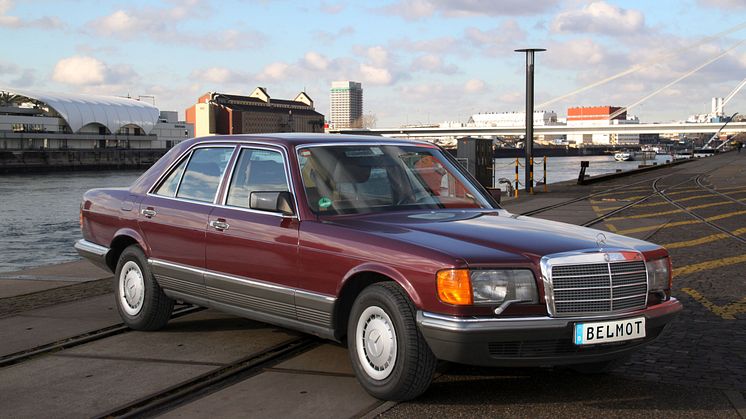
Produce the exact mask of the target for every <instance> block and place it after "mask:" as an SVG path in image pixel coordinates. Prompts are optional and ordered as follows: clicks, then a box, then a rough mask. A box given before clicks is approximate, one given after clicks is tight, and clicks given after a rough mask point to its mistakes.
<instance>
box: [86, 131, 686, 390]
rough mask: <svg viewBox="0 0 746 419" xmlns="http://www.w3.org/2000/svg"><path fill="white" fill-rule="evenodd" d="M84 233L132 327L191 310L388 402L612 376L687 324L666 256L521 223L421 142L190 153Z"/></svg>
mask: <svg viewBox="0 0 746 419" xmlns="http://www.w3.org/2000/svg"><path fill="white" fill-rule="evenodd" d="M81 226H82V232H83V237H84V238H83V239H82V240H80V241H78V242H77V243H76V248H77V249H78V251H79V253H80V254H81V255H83V256H85V257H87V258H89V259H90V260H92V261H93V262H95V263H97V264H99V265H101V266H104V267H106V268H107V269H110V270H111V271H113V272H114V273H115V277H114V283H115V286H116V302H117V306H118V308H119V312H120V314H121V316H122V319H123V320H124V323H125V324H127V325H128V326H129V327H131V328H133V329H138V330H155V329H159V328H161V327H163V326H164V325H165V324H166V323H167V322H168V320H169V317H170V314H171V311H172V308H173V305H174V301H175V300H180V301H185V302H189V303H193V304H197V305H202V306H206V307H212V308H215V309H218V310H224V311H226V312H230V313H234V314H237V315H240V316H245V317H249V318H252V319H256V320H260V321H265V322H268V323H272V324H275V325H279V326H283V327H287V328H290V329H296V330H299V331H302V332H306V333H310V334H314V335H318V336H321V337H324V338H328V339H332V340H336V341H345V340H346V342H347V345H348V347H349V352H350V359H351V360H352V364H353V367H354V369H355V372H356V374H357V377H358V380H359V381H360V383H361V384H362V386H363V387H364V388H365V389H366V390H367V391H368V392H369V393H370V394H372V395H373V396H375V397H378V398H381V399H389V400H406V399H411V398H414V397H416V396H418V395H420V394H421V393H422V392H424V391H425V390H426V389H427V387H428V386H429V384H430V382H431V379H432V375H433V372H434V370H435V366H436V360H438V359H441V360H447V361H453V362H459V363H465V364H473V365H483V366H553V365H574V366H575V367H577V368H579V369H583V370H586V371H590V372H594V371H601V370H603V369H604V368H606V367H608V365H609V364H610V363H611V362H613V361H614V360H617V359H618V358H620V357H623V356H624V355H626V354H628V353H629V352H630V351H631V350H633V349H636V348H639V347H640V346H641V345H642V344H644V343H647V342H649V341H651V340H652V339H654V338H655V337H657V336H658V335H659V334H660V332H661V331H662V330H663V328H664V326H665V325H666V323H668V322H669V321H670V320H671V318H672V317H673V316H674V315H675V314H676V313H677V312H678V311H679V310H680V309H681V304H680V303H679V302H678V301H677V300H676V299H675V298H672V297H671V295H670V290H671V266H670V262H669V257H668V253H667V251H666V250H665V249H663V248H662V247H660V246H657V245H655V244H651V243H647V242H644V241H640V240H636V239H631V238H627V237H623V236H619V235H615V234H611V233H601V232H599V231H598V230H592V229H588V228H583V227H578V226H574V225H569V224H563V223H557V222H552V221H547V220H541V219H533V218H529V217H524V216H517V215H513V214H510V213H508V211H506V210H504V209H501V208H500V207H499V205H498V204H497V203H496V202H495V201H494V199H493V198H492V197H491V196H490V194H489V193H487V191H485V189H483V188H482V187H481V186H480V185H479V184H478V183H477V182H476V181H475V180H474V178H472V177H471V176H470V175H469V174H468V173H467V172H466V171H465V170H464V169H463V168H462V167H461V166H460V165H459V164H458V163H457V162H456V161H455V159H454V158H453V157H452V156H451V155H450V154H449V153H447V152H445V151H444V150H442V149H440V148H439V147H437V146H434V145H432V144H429V143H425V142H414V141H403V140H390V139H384V138H380V137H378V138H376V137H355V136H338V135H337V136H332V135H311V134H309V135H306V134H295V135H293V134H277V135H256V136H253V135H252V136H214V137H209V138H198V139H193V140H188V141H185V142H183V143H181V144H179V145H177V146H176V147H174V148H173V149H172V150H170V151H169V152H168V153H167V154H166V155H165V156H164V157H163V158H161V159H160V160H159V161H158V162H156V164H155V165H154V166H153V167H152V168H151V169H150V170H148V171H147V172H146V173H145V174H143V175H142V176H141V177H140V178H139V179H138V180H137V181H135V183H134V184H133V185H132V186H131V187H130V188H129V189H94V190H91V191H88V192H87V193H86V194H85V197H84V199H83V203H82V207H81Z"/></svg>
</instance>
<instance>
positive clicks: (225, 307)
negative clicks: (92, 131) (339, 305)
mask: <svg viewBox="0 0 746 419" xmlns="http://www.w3.org/2000/svg"><path fill="white" fill-rule="evenodd" d="M210 307H213V308H215V309H218V310H220V311H224V312H227V313H232V314H235V315H237V316H241V317H247V318H249V319H252V320H256V321H260V322H266V323H270V324H274V325H277V326H280V327H286V328H288V329H294V330H299V331H301V332H303V333H309V334H312V335H316V336H319V337H321V338H324V339H329V340H334V341H339V339H338V338H336V337H335V336H334V330H333V329H331V328H327V327H323V326H318V325H314V324H310V323H307V322H303V321H299V320H296V319H289V318H287V317H281V316H276V315H273V314H269V313H264V312H261V311H257V310H252V309H249V308H243V307H238V306H234V305H230V304H225V303H221V302H217V301H211V302H210Z"/></svg>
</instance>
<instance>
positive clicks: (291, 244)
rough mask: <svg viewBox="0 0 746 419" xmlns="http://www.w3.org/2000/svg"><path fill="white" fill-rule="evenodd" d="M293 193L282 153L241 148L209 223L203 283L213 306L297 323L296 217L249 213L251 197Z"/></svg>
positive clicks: (270, 149)
mask: <svg viewBox="0 0 746 419" xmlns="http://www.w3.org/2000/svg"><path fill="white" fill-rule="evenodd" d="M291 190H292V189H291V188H290V187H289V182H288V172H287V167H286V160H285V158H284V151H282V150H281V149H277V148H273V147H265V146H263V147H259V146H245V147H241V148H240V149H239V153H238V155H237V158H236V160H235V164H234V168H233V170H232V173H231V175H230V177H229V181H228V182H227V190H226V193H225V198H224V199H223V202H222V204H223V205H219V206H216V207H215V209H214V210H213V211H212V212H211V213H210V216H209V222H208V224H209V227H208V229H207V249H206V255H207V260H206V266H207V270H208V273H206V275H205V284H206V286H207V294H208V296H209V298H210V299H211V300H212V301H213V302H214V303H217V304H224V305H230V306H234V307H238V308H241V309H244V310H251V311H254V312H261V313H265V314H270V315H273V316H280V317H284V318H295V304H294V299H293V296H294V289H295V288H296V287H297V285H298V218H297V216H295V215H293V216H283V215H282V214H281V213H277V212H270V211H259V210H254V209H251V208H249V200H250V196H251V193H252V192H275V191H291ZM213 272H214V273H213Z"/></svg>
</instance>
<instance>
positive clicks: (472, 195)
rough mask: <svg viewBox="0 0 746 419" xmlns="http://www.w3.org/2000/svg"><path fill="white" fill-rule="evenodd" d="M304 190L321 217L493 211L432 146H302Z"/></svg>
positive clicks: (313, 209) (309, 201)
mask: <svg viewBox="0 0 746 419" xmlns="http://www.w3.org/2000/svg"><path fill="white" fill-rule="evenodd" d="M298 161H299V163H300V169H301V175H302V178H303V186H304V188H305V191H306V197H307V198H308V205H309V206H310V208H311V210H312V211H313V212H315V213H317V214H319V215H335V214H355V213H366V212H385V211H401V210H411V209H439V208H492V206H491V205H490V203H489V202H488V201H487V200H486V199H485V198H484V196H483V195H482V194H481V193H480V192H479V190H478V189H477V188H475V187H474V185H472V184H471V183H470V182H469V181H468V180H467V179H466V178H465V177H464V176H463V175H462V174H461V173H460V172H459V171H458V170H457V169H456V167H454V165H453V164H452V163H451V162H450V161H449V160H448V159H446V158H445V156H443V154H442V152H441V151H440V150H439V149H436V148H427V147H419V146H396V145H347V146H322V147H307V148H301V149H300V150H299V151H298Z"/></svg>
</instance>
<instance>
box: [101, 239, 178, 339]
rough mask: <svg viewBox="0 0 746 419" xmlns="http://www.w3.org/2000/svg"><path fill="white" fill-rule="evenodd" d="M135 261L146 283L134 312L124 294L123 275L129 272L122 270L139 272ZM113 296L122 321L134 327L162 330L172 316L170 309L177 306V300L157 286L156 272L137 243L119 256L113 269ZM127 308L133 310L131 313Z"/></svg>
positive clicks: (137, 328) (143, 281)
mask: <svg viewBox="0 0 746 419" xmlns="http://www.w3.org/2000/svg"><path fill="white" fill-rule="evenodd" d="M132 263H134V264H135V265H137V268H139V270H140V271H139V272H140V274H141V276H142V283H143V286H144V288H143V290H144V292H143V295H142V297H141V298H140V299H138V300H139V301H140V302H139V303H138V304H136V306H137V307H139V310H137V312H133V310H136V308H133V307H132V306H130V307H127V306H125V305H126V304H128V301H127V299H126V298H125V297H123V284H122V281H124V279H125V278H124V277H123V274H124V275H125V276H126V275H127V272H123V269H124V267H125V266H127V267H128V270H132V271H134V272H135V274H136V273H137V270H136V269H135V268H134V265H132ZM114 298H115V300H116V304H117V310H118V311H119V315H120V316H121V317H122V321H123V322H124V324H125V325H127V326H128V327H130V328H132V329H135V330H158V329H161V328H162V327H163V326H165V325H166V323H168V320H169V319H170V318H171V312H173V309H174V300H172V299H170V298H168V297H167V296H166V294H164V293H163V290H162V289H161V287H160V286H158V283H157V282H156V281H155V278H154V277H153V274H152V273H151V272H150V267H149V266H148V263H147V258H146V257H145V253H143V251H142V249H140V247H139V246H137V245H132V246H129V247H127V248H126V249H124V251H123V252H122V254H121V255H120V256H119V261H118V262H117V269H116V271H115V272H114ZM128 311H130V312H129V313H128Z"/></svg>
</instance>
